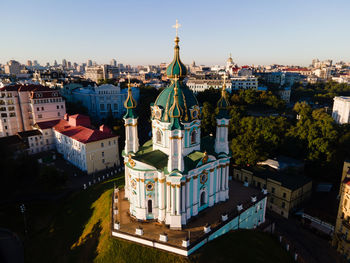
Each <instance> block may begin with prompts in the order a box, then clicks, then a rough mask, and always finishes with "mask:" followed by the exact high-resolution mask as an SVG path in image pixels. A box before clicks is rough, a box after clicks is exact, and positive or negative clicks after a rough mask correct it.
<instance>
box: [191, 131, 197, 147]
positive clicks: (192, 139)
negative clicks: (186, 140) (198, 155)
mask: <svg viewBox="0 0 350 263" xmlns="http://www.w3.org/2000/svg"><path fill="white" fill-rule="evenodd" d="M196 137H197V133H196V131H195V130H193V131H192V132H191V144H195V143H196Z"/></svg>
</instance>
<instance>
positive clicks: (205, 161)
mask: <svg viewBox="0 0 350 263" xmlns="http://www.w3.org/2000/svg"><path fill="white" fill-rule="evenodd" d="M207 162H208V153H207V151H205V152H204V157H203V160H202V163H203V164H205V163H207Z"/></svg>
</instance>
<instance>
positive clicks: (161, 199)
mask: <svg viewBox="0 0 350 263" xmlns="http://www.w3.org/2000/svg"><path fill="white" fill-rule="evenodd" d="M158 181H159V184H158V187H159V189H158V193H159V197H158V207H159V215H158V219H159V220H160V221H164V219H165V211H164V201H165V196H164V181H165V179H159V180H158Z"/></svg>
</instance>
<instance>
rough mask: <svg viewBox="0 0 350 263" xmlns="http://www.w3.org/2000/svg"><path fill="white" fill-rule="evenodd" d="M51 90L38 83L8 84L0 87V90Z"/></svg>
mask: <svg viewBox="0 0 350 263" xmlns="http://www.w3.org/2000/svg"><path fill="white" fill-rule="evenodd" d="M35 90H37V91H52V89H50V88H48V87H44V86H42V85H38V84H10V85H7V86H4V87H2V88H0V91H19V92H20V91H35Z"/></svg>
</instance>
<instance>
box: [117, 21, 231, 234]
mask: <svg viewBox="0 0 350 263" xmlns="http://www.w3.org/2000/svg"><path fill="white" fill-rule="evenodd" d="M176 26H178V24H176ZM179 42H180V39H179V37H178V35H177V34H176V37H175V47H174V58H173V60H172V62H171V63H170V64H169V66H168V67H167V70H166V74H167V77H168V78H169V80H170V85H169V86H168V87H166V88H165V89H164V90H163V91H162V92H161V93H160V94H159V96H158V97H157V99H156V100H155V102H154V103H153V104H152V105H151V116H150V118H151V121H152V139H151V140H150V141H148V142H146V143H145V144H144V145H142V146H140V145H139V140H138V132H137V125H138V116H137V113H136V106H137V103H136V100H135V99H134V98H133V95H132V91H131V86H130V84H129V88H128V97H127V99H126V101H125V103H124V106H125V108H126V114H125V115H124V120H125V131H126V133H125V136H126V140H125V149H124V151H123V157H124V163H125V198H127V199H128V201H129V203H130V208H129V214H130V216H131V217H133V218H135V219H137V220H139V221H158V222H161V223H165V224H166V225H168V226H169V227H170V228H171V229H183V227H184V226H185V225H186V224H187V222H188V221H189V220H190V219H191V217H194V216H196V215H197V214H198V213H199V212H201V211H202V210H204V209H206V208H208V207H213V206H215V205H217V204H218V203H220V202H223V201H226V200H228V199H229V164H230V151H229V143H228V125H229V115H228V106H229V102H228V100H227V95H226V86H225V83H224V85H223V88H222V91H221V98H220V100H219V101H218V103H217V108H218V114H217V116H216V134H215V136H208V137H203V138H202V137H201V119H200V116H201V112H200V105H199V103H198V101H197V99H196V97H195V95H194V94H193V92H192V91H191V90H190V89H189V88H188V87H187V86H186V84H185V83H184V78H185V77H186V74H187V69H186V66H185V65H184V64H183V63H182V62H181V60H180V47H179Z"/></svg>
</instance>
